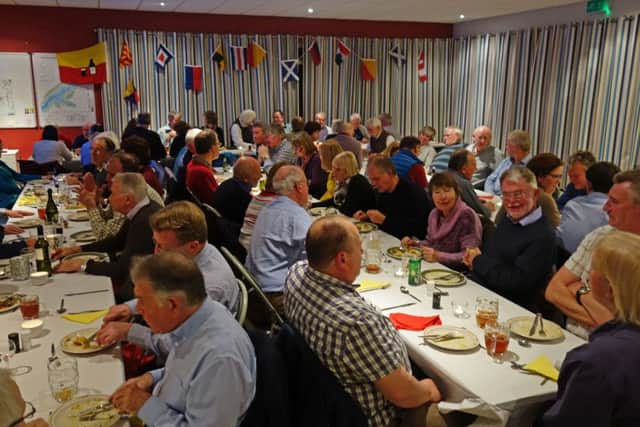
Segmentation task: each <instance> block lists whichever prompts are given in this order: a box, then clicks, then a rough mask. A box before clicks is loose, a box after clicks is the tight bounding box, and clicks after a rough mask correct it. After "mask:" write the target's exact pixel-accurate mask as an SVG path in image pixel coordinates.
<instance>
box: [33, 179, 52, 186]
mask: <svg viewBox="0 0 640 427" xmlns="http://www.w3.org/2000/svg"><path fill="white" fill-rule="evenodd" d="M49 182H50V181H49V180H48V179H32V180H31V181H29V184H31V185H47V184H49Z"/></svg>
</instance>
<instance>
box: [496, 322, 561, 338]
mask: <svg viewBox="0 0 640 427" xmlns="http://www.w3.org/2000/svg"><path fill="white" fill-rule="evenodd" d="M534 320H535V316H518V317H514V318H512V319H509V320H508V322H509V325H510V326H509V329H510V330H511V333H513V334H514V335H518V336H520V337H523V338H527V339H530V340H533V341H555V340H559V339H562V338H564V332H562V328H561V327H560V326H559V325H558V324H556V323H554V322H552V321H551V320H547V319H540V320H541V322H542V325H543V327H544V328H543V329H544V334H541V333H540V327H536V328H535V330H534V333H533V334H532V335H529V331H530V330H531V325H533V322H534Z"/></svg>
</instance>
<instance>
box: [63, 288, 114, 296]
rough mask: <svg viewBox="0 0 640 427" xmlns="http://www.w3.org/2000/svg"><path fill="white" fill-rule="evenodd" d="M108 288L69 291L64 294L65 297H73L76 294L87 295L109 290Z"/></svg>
mask: <svg viewBox="0 0 640 427" xmlns="http://www.w3.org/2000/svg"><path fill="white" fill-rule="evenodd" d="M109 291H110V289H101V290H99V291H85V292H71V293H68V294H64V296H65V297H73V296H76V295H89V294H99V293H101V292H109Z"/></svg>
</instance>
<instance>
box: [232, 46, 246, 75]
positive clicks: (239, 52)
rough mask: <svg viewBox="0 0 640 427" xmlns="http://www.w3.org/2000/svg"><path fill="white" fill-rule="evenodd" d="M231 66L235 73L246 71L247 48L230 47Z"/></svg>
mask: <svg viewBox="0 0 640 427" xmlns="http://www.w3.org/2000/svg"><path fill="white" fill-rule="evenodd" d="M231 64H232V66H233V69H234V70H236V71H244V70H246V69H247V48H246V47H242V46H231Z"/></svg>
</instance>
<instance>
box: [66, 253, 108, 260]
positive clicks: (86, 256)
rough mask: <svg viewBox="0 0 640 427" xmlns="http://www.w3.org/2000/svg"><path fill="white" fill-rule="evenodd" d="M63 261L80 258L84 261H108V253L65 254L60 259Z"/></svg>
mask: <svg viewBox="0 0 640 427" xmlns="http://www.w3.org/2000/svg"><path fill="white" fill-rule="evenodd" d="M62 260H63V261H69V260H82V261H84V262H87V261H98V262H102V261H108V260H109V255H108V254H106V253H104V252H78V253H77V254H71V255H67V256H66V257H64V258H63V259H62Z"/></svg>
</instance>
